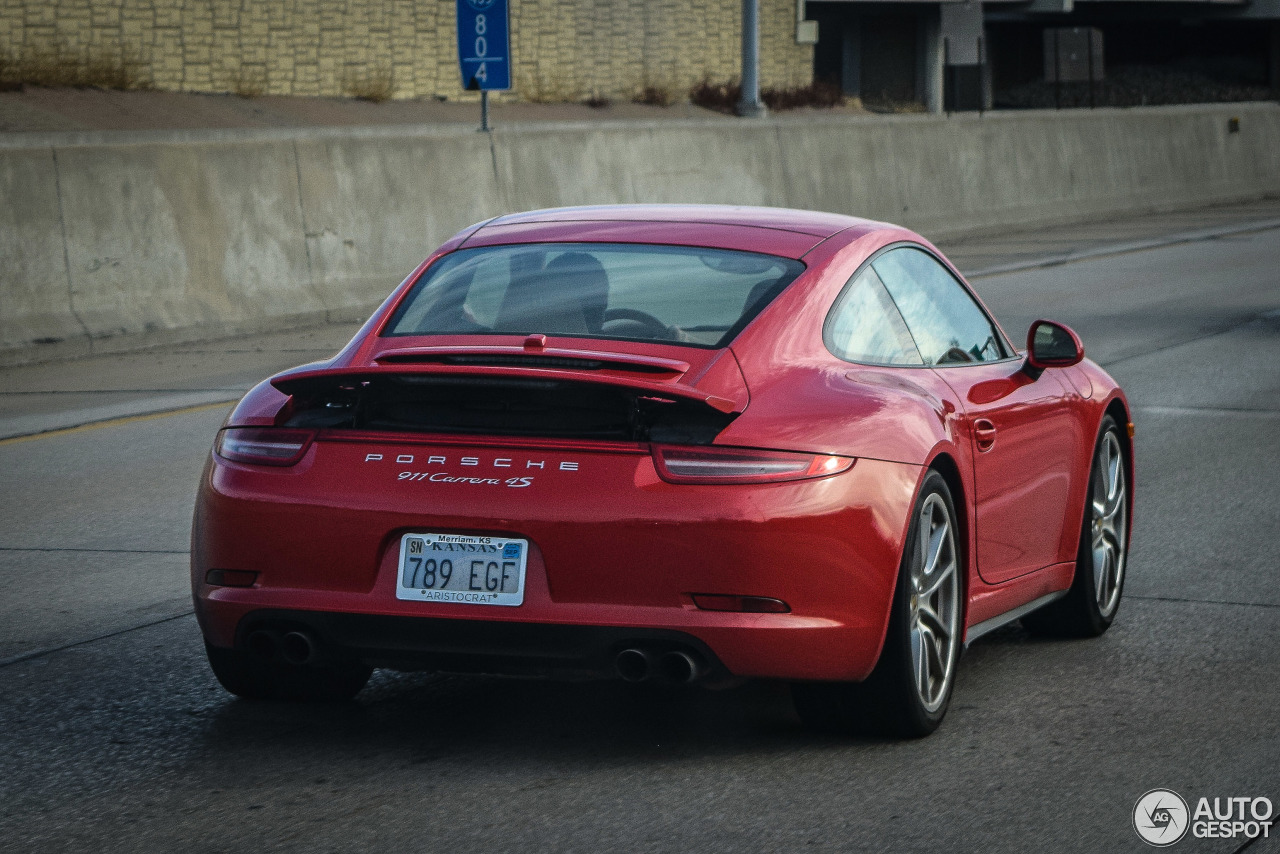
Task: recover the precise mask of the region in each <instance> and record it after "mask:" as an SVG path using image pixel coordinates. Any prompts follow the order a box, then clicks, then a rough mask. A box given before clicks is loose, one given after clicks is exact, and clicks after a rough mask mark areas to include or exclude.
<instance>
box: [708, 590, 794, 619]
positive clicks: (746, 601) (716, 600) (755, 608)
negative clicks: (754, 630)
mask: <svg viewBox="0 0 1280 854" xmlns="http://www.w3.org/2000/svg"><path fill="white" fill-rule="evenodd" d="M689 598H691V599H692V600H693V604H695V605H697V606H698V607H699V608H701V609H702V610H704V611H742V612H744V613H747V614H786V613H789V612H790V611H791V606H790V605H788V604H787V603H786V602H783V601H782V600H781V599H770V598H769V597H768V596H725V595H723V594H719V593H694V594H691V595H690V597H689Z"/></svg>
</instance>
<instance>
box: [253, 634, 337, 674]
mask: <svg viewBox="0 0 1280 854" xmlns="http://www.w3.org/2000/svg"><path fill="white" fill-rule="evenodd" d="M248 645H249V651H250V652H251V653H253V654H254V655H256V656H257V657H258V658H262V659H268V660H271V659H275V658H276V657H277V656H278V657H280V658H282V659H284V661H285V662H286V663H288V664H292V665H295V666H301V665H304V664H315V663H316V662H317V660H318V659H319V657H320V652H319V650H320V647H319V644H318V643H317V642H316V639H315V637H314V636H313V635H312V634H311V633H310V632H306V631H291V632H273V631H267V630H264V629H259V630H258V631H255V632H252V633H250V635H249V638H248Z"/></svg>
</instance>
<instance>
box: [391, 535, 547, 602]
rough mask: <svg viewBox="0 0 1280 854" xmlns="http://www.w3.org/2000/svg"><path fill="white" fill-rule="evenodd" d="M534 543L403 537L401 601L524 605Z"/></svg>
mask: <svg viewBox="0 0 1280 854" xmlns="http://www.w3.org/2000/svg"><path fill="white" fill-rule="evenodd" d="M528 555H529V541H528V540H517V539H508V538H506V537H471V536H463V535H460V534H405V535H404V536H403V537H401V538H400V573H399V576H398V578H397V581H396V598H397V599H408V600H411V601H414V602H452V603H454V604H458V605H520V604H522V603H523V602H524V569H525V560H526V558H527V557H528Z"/></svg>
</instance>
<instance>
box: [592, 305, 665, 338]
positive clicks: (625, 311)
mask: <svg viewBox="0 0 1280 854" xmlns="http://www.w3.org/2000/svg"><path fill="white" fill-rule="evenodd" d="M617 320H620V321H626V322H628V323H635V324H638V325H640V326H641V327H642V328H643V331H644V334H645V336H646V337H648V338H671V337H672V334H671V327H670V326H667V324H665V323H663V322H662V321H661V320H659V319H658V318H656V317H654V316H653V315H652V314H650V313H649V312H647V311H640V310H639V309H635V308H607V309H605V311H604V322H603V323H601V327H602V328H603V327H604V326H605V325H606V324H608V323H610V322H612V321H617Z"/></svg>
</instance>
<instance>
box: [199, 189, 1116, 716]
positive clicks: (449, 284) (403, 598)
mask: <svg viewBox="0 0 1280 854" xmlns="http://www.w3.org/2000/svg"><path fill="white" fill-rule="evenodd" d="M1131 436H1132V424H1131V422H1130V416H1129V410H1128V405H1127V402H1126V400H1125V397H1124V395H1123V393H1122V392H1121V391H1120V389H1119V388H1118V387H1117V386H1116V384H1115V382H1114V381H1113V380H1112V379H1111V378H1110V377H1109V376H1107V374H1106V373H1105V372H1103V371H1102V370H1101V369H1100V368H1099V367H1098V366H1097V365H1095V364H1093V363H1092V362H1089V361H1088V360H1085V359H1084V353H1083V348H1082V345H1081V343H1080V340H1079V338H1078V337H1077V336H1076V335H1075V333H1073V332H1072V331H1071V330H1070V329H1068V328H1066V327H1065V326H1062V325H1061V324H1057V323H1053V322H1051V321H1047V320H1040V321H1037V322H1036V323H1035V324H1033V325H1032V327H1031V329H1030V331H1029V333H1028V336H1027V349H1026V351H1019V350H1018V349H1016V348H1015V346H1014V344H1013V343H1012V342H1011V341H1010V340H1009V338H1008V337H1007V336H1006V335H1005V333H1004V332H1003V331H1002V330H1001V329H1000V327H999V326H998V325H997V324H996V322H995V321H994V320H993V319H992V318H991V316H990V314H988V312H987V311H986V310H985V309H984V308H983V306H982V304H981V303H980V302H979V301H978V299H977V298H976V297H975V296H974V294H973V292H972V291H971V290H970V289H969V287H968V286H967V285H966V284H965V282H964V280H963V278H961V276H960V275H959V274H958V273H957V272H956V270H955V269H954V268H953V267H952V266H951V265H950V264H949V263H948V262H947V261H946V259H944V258H943V257H942V255H941V254H940V253H939V252H938V250H937V249H935V248H934V247H933V246H931V245H930V244H929V243H928V242H927V241H925V240H924V239H922V238H921V237H920V236H918V235H916V234H914V233H912V232H910V231H907V230H905V229H902V228H898V227H896V226H892V225H888V224H885V223H879V222H871V221H867V220H861V219H855V218H852V217H847V216H839V215H835V214H826V213H811V212H803V211H793V210H779V209H767V208H739V207H713V206H706V207H703V206H661V205H659V206H620V207H586V208H568V209H560V210H544V211H534V212H532V213H525V214H518V215H513V216H501V217H497V218H496V219H492V220H489V221H487V222H483V223H479V224H477V225H474V226H471V227H470V228H467V229H465V230H463V231H461V232H459V233H458V234H457V235H455V236H454V237H453V238H451V239H450V240H449V241H448V242H447V243H445V245H444V246H442V247H441V248H440V249H439V250H437V251H436V252H435V253H434V254H433V255H431V257H430V258H428V259H427V260H426V261H425V262H424V263H423V264H422V265H421V266H420V267H419V268H418V269H417V270H415V271H414V272H413V273H412V274H411V275H410V276H409V277H408V278H407V279H406V280H405V281H404V282H403V283H402V284H401V285H400V287H398V288H397V289H396V290H395V292H394V293H393V294H392V295H391V296H390V298H389V299H387V301H386V302H385V303H384V304H383V305H382V307H381V308H379V309H378V310H377V311H376V312H375V313H374V315H373V317H372V318H370V320H369V321H368V322H367V323H366V324H365V325H364V327H363V328H362V329H361V330H360V332H359V333H358V334H357V335H356V336H355V338H354V339H353V340H352V341H351V343H350V344H348V345H347V347H346V348H345V349H343V350H342V352H340V353H338V354H337V355H336V356H334V357H333V358H332V359H330V360H328V361H325V362H319V363H315V364H311V365H305V366H302V367H300V368H295V369H293V370H290V371H286V372H284V373H282V374H279V375H277V376H274V377H272V378H271V379H270V380H268V381H265V382H263V383H262V384H260V385H258V386H257V387H255V388H254V389H253V390H252V391H250V392H249V393H248V394H247V395H246V396H245V398H244V399H243V400H242V401H241V402H240V404H239V405H238V406H237V407H236V408H235V410H234V412H232V414H231V415H230V416H229V418H228V419H227V422H226V425H225V426H224V427H223V428H222V430H221V431H220V432H219V433H218V436H217V440H216V443H215V445H214V449H213V453H212V455H211V456H210V459H209V462H208V465H207V467H206V469H205V471H204V474H203V477H202V480H201V484H200V488H199V496H198V501H197V506H196V512H195V520H194V524H193V531H192V552H191V554H192V562H191V568H192V585H193V588H194V597H195V604H196V613H197V615H198V617H199V621H200V626H201V629H202V631H203V633H204V638H205V643H206V647H207V651H208V656H209V662H210V664H211V665H212V668H213V672H214V673H215V674H216V675H217V678H218V679H219V681H220V682H221V683H222V684H223V685H224V686H225V687H226V688H227V689H228V690H229V691H231V692H232V693H234V694H237V695H240V696H242V697H250V698H279V699H322V698H330V699H337V698H348V697H351V696H353V695H355V694H356V693H357V692H358V691H359V690H360V689H361V688H362V687H363V686H364V684H365V682H366V681H367V680H368V678H369V675H370V672H371V670H372V668H374V667H387V668H393V669H397V670H432V671H443V672H473V673H494V674H522V675H543V676H567V677H574V678H581V677H600V678H621V679H626V680H631V681H642V680H646V679H661V680H667V681H674V682H686V683H702V684H707V685H717V684H726V683H729V682H732V681H736V680H738V679H741V678H752V677H754V678H767V679H784V680H789V681H790V682H791V683H792V686H793V687H792V690H793V696H794V699H795V704H796V708H797V710H798V712H799V714H800V716H801V717H802V719H803V720H805V721H806V722H808V723H810V724H812V725H815V726H820V727H824V728H831V729H839V730H846V731H859V732H880V733H890V734H899V735H906V736H912V735H923V734H926V733H928V732H931V731H932V730H933V729H934V728H936V727H937V726H938V724H939V722H940V721H941V720H942V717H943V715H944V714H945V713H946V710H947V704H948V701H949V699H950V696H951V692H952V686H953V684H954V680H955V674H956V666H957V661H958V659H959V656H960V652H961V648H962V645H963V644H965V643H968V642H969V641H972V640H973V639H974V638H976V637H978V636H979V635H982V634H983V633H985V632H989V631H991V630H992V629H994V628H996V627H998V626H1001V625H1004V624H1006V623H1009V622H1011V621H1013V620H1017V619H1021V620H1022V622H1023V624H1024V625H1025V626H1026V627H1027V629H1028V630H1030V631H1033V632H1037V633H1044V634H1055V635H1074V636H1089V635H1097V634H1100V633H1102V632H1104V631H1106V629H1107V627H1108V626H1109V625H1110V624H1111V622H1112V620H1113V619H1114V617H1115V615H1116V611H1117V608H1118V607H1119V603H1120V595H1121V590H1122V588H1123V586H1124V572H1125V555H1126V552H1127V550H1128V541H1129V524H1128V521H1129V518H1130V512H1131V504H1132V500H1133V486H1132V484H1133V455H1132V447H1131V440H1130V437H1131Z"/></svg>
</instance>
